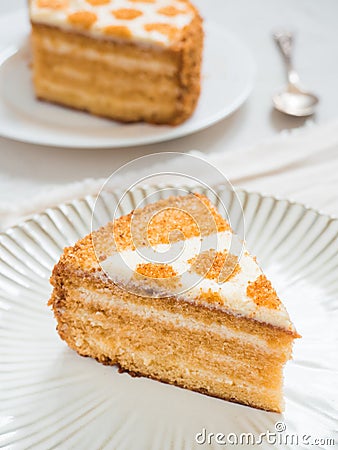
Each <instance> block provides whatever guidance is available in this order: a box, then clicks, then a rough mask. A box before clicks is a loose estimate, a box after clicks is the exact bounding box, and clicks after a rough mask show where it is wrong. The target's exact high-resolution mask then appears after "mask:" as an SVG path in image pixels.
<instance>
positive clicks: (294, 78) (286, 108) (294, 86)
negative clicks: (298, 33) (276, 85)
mask: <svg viewBox="0 0 338 450" xmlns="http://www.w3.org/2000/svg"><path fill="white" fill-rule="evenodd" d="M273 37H274V39H275V41H276V43H277V45H278V47H279V49H280V50H281V52H282V54H283V56H284V60H285V64H286V69H287V77H288V85H287V86H286V87H285V88H284V89H283V90H282V91H281V92H279V93H276V94H275V95H274V96H273V97H272V100H273V103H274V106H275V108H276V109H278V111H281V112H283V113H285V114H289V115H290V116H297V117H304V116H310V115H311V114H313V113H314V112H315V106H316V105H317V103H318V102H319V99H318V97H317V96H316V95H314V94H312V93H311V92H308V91H306V90H304V89H303V88H301V87H300V82H299V76H298V73H297V72H296V71H295V70H294V68H293V65H292V59H291V52H292V44H293V35H292V33H290V32H277V33H274V34H273Z"/></svg>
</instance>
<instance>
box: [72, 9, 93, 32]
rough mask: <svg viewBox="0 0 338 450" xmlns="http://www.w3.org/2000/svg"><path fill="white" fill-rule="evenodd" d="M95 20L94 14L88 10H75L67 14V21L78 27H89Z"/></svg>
mask: <svg viewBox="0 0 338 450" xmlns="http://www.w3.org/2000/svg"><path fill="white" fill-rule="evenodd" d="M96 20H97V16H96V14H94V13H93V12H90V11H77V12H74V13H72V14H69V16H68V22H70V23H71V24H72V25H75V26H77V27H80V28H90V27H91V26H92V25H93V23H95V22H96Z"/></svg>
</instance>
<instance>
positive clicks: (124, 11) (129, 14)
mask: <svg viewBox="0 0 338 450" xmlns="http://www.w3.org/2000/svg"><path fill="white" fill-rule="evenodd" d="M112 14H113V15H114V16H115V18H116V19H122V20H133V19H136V17H139V16H142V14H143V13H142V12H141V11H138V10H137V9H132V8H121V9H116V10H115V11H112Z"/></svg>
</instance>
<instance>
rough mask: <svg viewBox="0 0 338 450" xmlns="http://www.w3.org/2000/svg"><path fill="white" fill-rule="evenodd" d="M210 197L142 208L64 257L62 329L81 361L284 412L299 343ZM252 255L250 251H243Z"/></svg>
mask: <svg viewBox="0 0 338 450" xmlns="http://www.w3.org/2000/svg"><path fill="white" fill-rule="evenodd" d="M234 242H235V244H236V243H238V242H240V240H239V239H238V238H237V237H236V235H234V233H233V232H232V230H231V228H230V226H229V224H228V222H227V221H226V220H225V219H224V218H223V217H222V216H221V215H220V214H219V212H218V211H217V210H216V209H215V207H214V206H213V205H212V204H211V202H210V201H209V200H208V199H207V198H206V197H204V196H201V195H198V194H189V195H186V196H182V197H170V198H168V199H165V200H160V201H158V202H156V203H153V204H150V205H147V206H145V207H144V208H140V209H136V210H134V211H132V212H131V213H130V214H128V215H126V216H122V217H120V218H118V219H116V220H115V221H113V222H110V223H108V224H107V225H106V226H104V227H103V228H101V229H99V230H98V231H95V232H93V233H91V234H90V235H88V236H86V237H85V238H83V239H81V240H80V241H79V242H78V243H77V244H75V245H74V246H73V247H69V248H66V249H65V251H64V253H63V255H62V256H61V259H60V261H59V262H58V263H57V264H56V266H55V267H54V270H53V274H52V276H51V283H52V285H53V287H54V289H53V293H52V296H51V299H50V301H49V304H50V305H51V306H52V308H53V310H54V314H55V317H56V320H57V330H58V332H59V334H60V336H61V338H62V339H63V340H65V341H66V342H67V344H68V345H69V346H70V347H71V348H72V349H74V350H75V351H76V352H78V353H79V354H80V355H83V356H90V357H92V358H95V359H97V360H98V361H99V362H101V363H104V364H111V365H115V364H117V365H118V366H119V367H120V369H121V370H122V371H127V372H129V373H131V374H137V375H140V376H145V377H149V378H153V379H155V380H159V381H163V382H166V383H170V384H173V385H177V386H181V387H183V388H187V389H191V390H194V391H198V392H201V393H204V394H208V395H211V396H215V397H219V398H222V399H225V400H230V401H234V402H238V403H242V404H244V405H249V406H253V407H256V408H261V409H265V410H268V411H275V412H280V411H282V409H283V394H282V387H283V366H284V364H285V363H286V362H287V361H288V360H289V359H290V358H291V352H292V343H293V340H294V339H295V338H297V337H299V335H298V334H297V332H296V330H295V328H294V326H293V324H292V323H291V321H290V318H289V316H288V313H287V311H286V309H285V307H284V306H283V304H282V303H281V301H280V299H279V297H278V295H277V293H276V291H275V290H274V288H273V287H272V285H271V283H270V281H269V280H268V279H267V278H266V276H265V275H264V274H263V272H262V270H261V268H260V267H259V265H258V264H257V262H256V259H255V258H254V257H253V256H252V255H251V254H250V253H249V252H248V251H247V249H246V248H245V246H244V248H243V252H242V254H241V256H240V257H237V256H235V255H234V254H233V253H231V250H232V248H233V245H232V244H233V243H234ZM243 245H244V244H243Z"/></svg>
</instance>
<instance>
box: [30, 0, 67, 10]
mask: <svg viewBox="0 0 338 450" xmlns="http://www.w3.org/2000/svg"><path fill="white" fill-rule="evenodd" d="M37 6H38V8H50V9H65V8H67V6H68V0H38V3H37Z"/></svg>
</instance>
